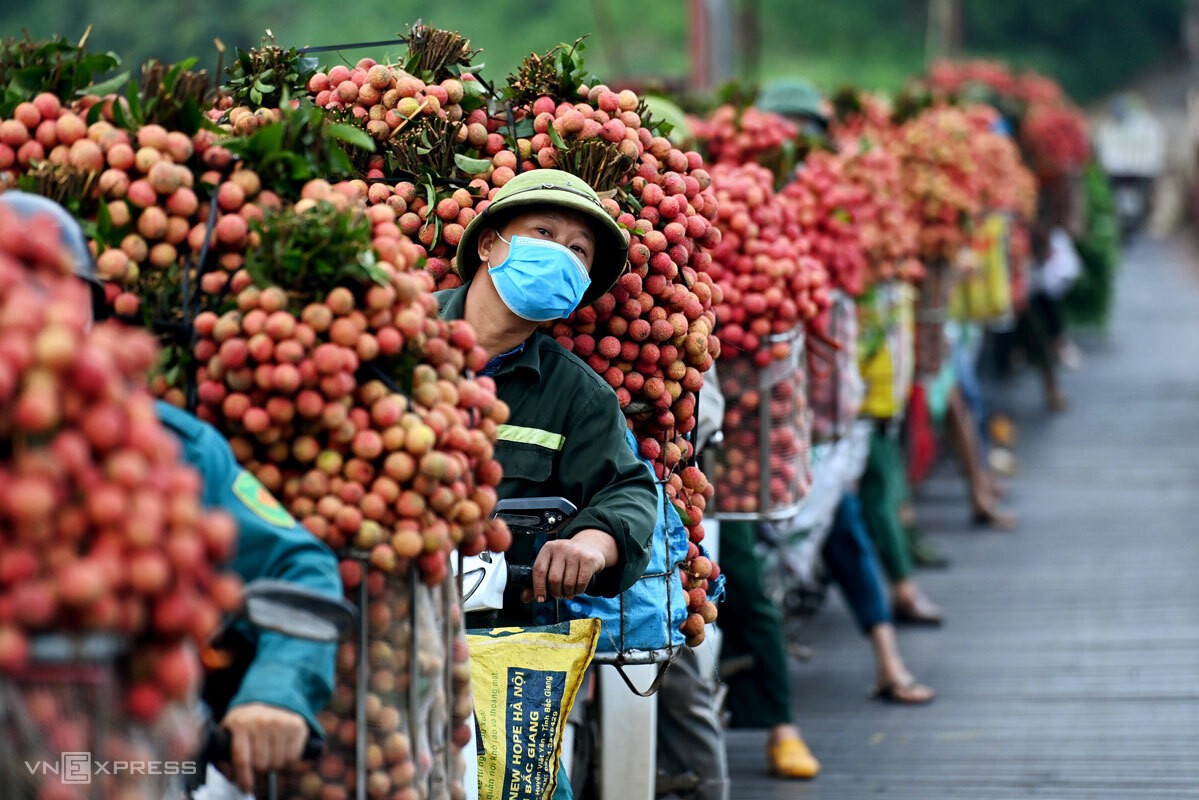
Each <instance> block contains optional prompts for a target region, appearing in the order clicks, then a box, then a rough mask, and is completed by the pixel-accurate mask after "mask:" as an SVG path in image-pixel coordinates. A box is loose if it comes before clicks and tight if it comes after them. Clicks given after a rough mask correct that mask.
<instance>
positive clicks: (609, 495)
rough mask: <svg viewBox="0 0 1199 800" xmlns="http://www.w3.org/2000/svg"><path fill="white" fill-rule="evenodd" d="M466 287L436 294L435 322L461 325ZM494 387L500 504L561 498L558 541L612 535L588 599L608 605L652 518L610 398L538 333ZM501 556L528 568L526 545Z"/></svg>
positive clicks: (648, 481) (650, 495) (643, 547)
mask: <svg viewBox="0 0 1199 800" xmlns="http://www.w3.org/2000/svg"><path fill="white" fill-rule="evenodd" d="M468 286H469V284H467V286H462V287H459V288H457V289H448V290H445V291H441V292H437V294H436V295H435V296H436V297H437V300H438V307H439V310H440V314H441V317H442V318H443V319H462V316H463V311H464V310H465V306H466V290H467V287H468ZM494 379H495V383H496V390H497V393H498V395H499V398H500V399H501V400H503V401H504V402H505V403H507V404H508V408H509V409H510V412H511V413H510V415H509V418H508V422H507V424H504V425H501V426H499V435H498V437H497V439H498V441H497V442H496V448H495V455H496V459H497V460H498V461H499V462H500V465H501V466H502V467H503V468H504V479H503V481H502V482H501V483H500V485H499V489H498V493H499V496H500V498H501V499H505V498H523V497H546V496H551V497H565V498H566V499H567V500H570V501H571V502H572V503H574V504H575V505H576V506H577V507H578V509H579V513H578V514H577V515H576V516H575V517H574V519H573V520H571V521H570V522H569V523H567V525H566V527H565V528H564V529H563V531H562V533H561V534H560V536H561V537H562V538H570V537H571V536H572V535H574V534H575V533H577V532H578V531H580V530H583V529H584V528H595V529H597V530H601V531H605V532H607V533H610V534H612V538H614V539H615V540H616V547H617V549H618V550H619V552H620V562H619V566H618V567H612V568H609V569H607V570H604V572H603V573H601V574H600V577H599V580H598V589H597V591H596V594H600V595H603V596H605V597H615V596H616V595H618V594H620V593H621V592H623V591H624V590H625V589H627V588H629V587H630V586H632V585H633V584H634V583H635V582H636V581H637V580H638V579H639V578H640V577H641V575H642V573H644V572H645V566H646V564H647V563H648V562H649V555H650V537H651V536H652V535H653V532H654V523H655V522H656V520H657V508H656V507H655V504H656V496H657V495H656V493H655V487H654V481H653V476H652V475H651V474H650V472H649V471H648V470H647V469H646V468H645V465H644V464H642V463H641V462H639V461H638V460H637V458H636V456H635V455H634V454H633V451H632V450H630V449H629V445H628V443H627V442H626V441H625V427H626V426H625V419H624V414H622V413H621V410H620V404H619V403H618V402H617V400H616V393H615V392H614V391H612V388H611V387H610V386H608V384H607V383H605V382H604V381H603V379H602V378H600V376H598V375H596V374H595V371H594V370H592V369H591V368H590V367H588V366H587V365H586V364H585V363H584V362H583V361H581V360H580V359H579V358H578V357H577V356H575V355H574V354H572V353H570V352H568V351H567V350H566V348H564V347H562V345H560V344H558V343H557V342H556V341H554V339H553V338H552V337H550V336H547V335H546V334H544V333H542V332H540V331H537V332H534V334H533V335H532V336H531V337H530V338H529V339H528V341H527V342H526V344H525V348H524V349H523V350H522V351H521V352H520V353H518V354H516V355H514V356H512V358H511V359H509V360H508V361H507V362H506V363H504V365H503V366H501V367H500V369H499V371H498V372H497V373H496V374H495V376H494ZM509 558H511V559H512V560H513V561H514V562H515V563H531V562H532V560H533V554H532V552H531V543H529V542H520V541H514V542H513V545H512V549H511V550H510V551H509Z"/></svg>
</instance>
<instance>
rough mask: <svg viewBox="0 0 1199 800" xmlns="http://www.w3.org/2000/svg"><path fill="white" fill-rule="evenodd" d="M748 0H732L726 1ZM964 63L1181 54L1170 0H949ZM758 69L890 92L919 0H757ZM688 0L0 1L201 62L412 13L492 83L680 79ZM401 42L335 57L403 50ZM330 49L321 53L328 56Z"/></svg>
mask: <svg viewBox="0 0 1199 800" xmlns="http://www.w3.org/2000/svg"><path fill="white" fill-rule="evenodd" d="M741 2H746V0H730V3H731V5H734V6H737V5H739V4H740V3H741ZM961 2H962V7H963V16H964V18H963V22H962V31H963V37H964V41H965V45H966V48H965V49H966V52H965V53H964V54H963V55H964V56H987V57H999V58H1003V59H1006V60H1008V61H1009V62H1011V63H1012V64H1013V65H1014V66H1017V67H1033V68H1036V69H1038V70H1040V71H1043V72H1045V73H1046V74H1049V75H1051V76H1053V77H1056V78H1058V79H1059V80H1061V81H1062V83H1063V84H1064V85H1065V87H1066V89H1067V90H1068V91H1069V92H1070V93H1071V94H1072V95H1074V96H1075V97H1076V98H1077V99H1078V100H1080V101H1082V102H1087V101H1090V100H1094V99H1096V98H1098V97H1100V96H1102V95H1103V94H1105V93H1107V92H1109V91H1111V90H1113V89H1116V88H1118V87H1121V86H1123V85H1124V84H1126V83H1128V82H1129V81H1130V80H1132V79H1134V78H1136V77H1138V76H1139V75H1141V74H1142V73H1144V72H1145V71H1146V70H1148V69H1152V68H1153V67H1155V66H1158V65H1160V64H1161V63H1162V62H1163V61H1166V60H1168V59H1170V58H1172V57H1176V56H1177V55H1178V53H1179V51H1180V48H1179V45H1178V42H1179V39H1180V36H1179V28H1180V23H1179V20H1180V15H1181V8H1182V5H1183V0H1137V2H1135V3H1113V2H1111V1H1110V0H1049V1H1048V2H1047V1H1046V0H961ZM756 4H757V6H758V7H759V9H760V14H761V24H760V27H761V30H762V41H761V47H760V48H759V49H758V52H757V57H756V58H755V59H753V60H756V61H757V63H758V64H759V65H760V68H761V73H762V74H761V76H760V77H761V78H762V79H769V78H771V77H777V76H784V75H789V74H790V75H794V74H804V75H806V76H808V77H809V78H810V79H812V80H813V81H815V82H816V83H817V84H818V85H820V86H822V87H823V88H825V89H827V90H832V89H835V88H837V87H839V86H841V85H844V84H848V83H852V84H856V85H860V86H864V87H866V88H872V89H897V88H899V87H900V86H901V85H902V83H903V81H904V80H905V79H906V77H907V76H909V75H911V74H912V73H914V72H917V71H919V70H921V69H922V68H923V65H924V51H923V48H924V41H925V14H926V9H927V0H844V1H843V2H839V3H829V2H826V1H825V0H756ZM686 8H687V4H686V3H685V2H683V0H675V2H670V3H645V2H639V1H638V0H592V2H573V3H563V2H554V0H521V2H514V1H513V0H486V1H485V2H480V0H471V1H469V2H468V0H357V2H355V3H353V4H352V5H349V6H341V5H339V4H330V3H317V2H313V1H312V0H289V1H288V2H283V1H282V0H209V2H206V3H175V2H164V0H103V2H101V0H39V2H37V3H29V2H23V1H22V0H0V32H3V33H4V34H5V35H8V36H15V35H18V34H19V32H20V31H21V29H22V27H26V28H28V29H29V31H30V32H31V33H32V34H33V35H34V36H35V37H45V36H49V35H51V34H53V33H62V34H64V35H65V36H67V37H68V38H72V40H77V39H78V37H79V36H80V35H82V33H83V31H84V29H85V27H86V25H87V24H88V23H91V24H93V25H94V26H95V27H94V30H93V33H92V38H91V41H90V43H89V44H90V47H91V48H92V49H93V50H99V51H103V50H112V51H115V52H116V53H118V54H119V55H121V56H122V58H123V59H124V60H125V64H126V67H131V66H132V67H136V66H137V65H139V64H140V63H141V62H143V61H145V60H147V59H149V58H152V57H154V58H160V59H162V60H163V61H164V62H166V63H172V62H174V61H178V60H179V59H181V58H184V57H188V56H197V57H198V58H199V59H200V62H199V63H200V67H202V68H208V69H210V70H211V69H214V68H215V66H216V52H215V50H214V48H213V45H212V40H213V38H214V37H220V38H221V39H222V40H223V41H224V43H225V45H226V46H227V47H228V48H229V51H228V53H227V54H226V57H225V66H228V65H229V63H230V62H231V61H232V58H233V48H234V47H242V48H246V47H251V46H254V45H257V44H258V42H259V40H260V39H261V37H262V36H263V34H264V33H265V31H266V30H267V29H268V28H269V29H270V30H271V31H272V32H273V33H274V35H275V37H276V39H277V41H278V43H279V45H280V46H281V47H284V48H288V47H292V46H297V47H303V46H317V45H330V44H341V43H348V42H357V41H364V40H380V39H386V38H387V37H389V36H390V35H393V34H398V33H400V32H402V31H407V30H408V29H409V26H410V25H411V24H412V23H413V22H415V21H417V20H418V19H419V20H423V21H424V22H425V23H426V24H429V25H434V26H437V27H442V28H446V29H450V30H457V31H460V32H461V33H462V34H463V35H464V36H466V37H467V38H469V39H470V40H471V41H472V43H473V44H474V45H475V46H477V47H482V48H483V53H482V55H481V56H479V57H478V59H477V61H481V62H484V63H485V64H486V65H487V69H486V71H485V72H486V73H487V74H489V75H491V76H492V77H494V78H499V77H502V76H503V75H504V74H506V73H508V72H509V71H511V70H512V69H514V68H515V67H516V65H517V64H518V63H519V62H520V60H521V59H522V58H523V57H524V56H526V55H527V54H528V53H530V52H532V51H534V50H536V51H537V52H544V51H545V50H547V49H549V48H550V47H552V46H553V45H555V44H558V43H559V42H571V41H574V40H575V39H576V38H578V37H579V36H581V35H583V34H588V33H590V34H592V37H591V39H590V40H589V41H590V42H591V44H592V47H591V52H590V54H589V56H588V66H589V67H590V68H591V69H592V70H594V71H595V72H596V73H597V74H601V75H610V76H612V79H613V80H616V79H618V78H621V77H632V76H635V77H638V78H645V77H655V76H656V77H665V76H685V75H686V74H687V63H688V58H687V20H686ZM404 50H405V48H404V47H403V46H402V45H400V44H399V43H398V42H397V45H396V46H395V47H394V48H391V49H388V48H382V49H375V50H373V51H371V50H365V51H345V52H344V53H342V54H341V55H342V56H343V57H344V59H345V60H349V61H354V60H357V59H358V58H360V57H362V56H363V55H371V56H373V57H375V58H379V57H381V56H385V55H390V56H392V57H394V58H397V59H398V58H400V57H402V56H403V54H404ZM337 55H338V54H336V53H327V54H323V55H322V60H326V61H333V60H336V58H337Z"/></svg>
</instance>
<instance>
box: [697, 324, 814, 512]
mask: <svg viewBox="0 0 1199 800" xmlns="http://www.w3.org/2000/svg"><path fill="white" fill-rule="evenodd" d="M764 351H770V352H771V353H772V355H771V356H768V357H767V356H764V355H763V352H764ZM779 355H782V357H781V358H780V357H777V356H779ZM763 363H764V364H765V366H762V364H763ZM720 385H721V393H722V394H723V395H724V398H725V412H724V424H723V427H722V432H723V434H724V442H723V444H722V445H721V446H720V447H719V448H709V451H708V456H707V461H706V466H707V469H706V470H705V471H706V472H707V473H708V475H709V479H710V480H711V481H712V482H713V483H714V484H715V486H716V495H715V500H716V512H715V514H714V515H713V516H715V517H716V518H717V519H727V520H745V521H762V520H779V519H786V518H787V517H789V516H792V515H794V514H795V512H796V510H797V509H798V508H799V505H800V504H801V503H802V502H803V499H804V496H805V495H806V493H807V489H808V486H809V485H810V484H811V481H812V475H811V465H810V449H811V425H812V421H811V410H810V409H809V407H808V402H807V367H806V359H805V357H804V333H803V329H802V328H796V329H795V330H793V331H790V332H788V333H785V334H779V335H777V336H772V337H770V339H769V340H767V342H766V343H765V344H764V345H763V351H760V352H759V353H755V354H753V355H741V356H733V357H730V358H725V359H722V360H721V367H720Z"/></svg>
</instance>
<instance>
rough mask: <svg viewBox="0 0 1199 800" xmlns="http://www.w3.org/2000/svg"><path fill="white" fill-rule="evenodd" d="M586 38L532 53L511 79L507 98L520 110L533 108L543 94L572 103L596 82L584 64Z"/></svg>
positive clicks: (506, 92)
mask: <svg viewBox="0 0 1199 800" xmlns="http://www.w3.org/2000/svg"><path fill="white" fill-rule="evenodd" d="M586 38H587V37H585V36H584V37H581V38H579V39H576V40H575V41H574V43H573V44H570V45H568V44H566V43H565V42H563V43H562V44H559V45H557V46H555V47H554V48H552V49H551V50H549V51H548V52H546V53H544V54H541V55H538V54H537V53H531V54H530V55H529V56H528V57H527V58H525V60H524V61H522V62H521V63H520V66H519V67H517V70H516V72H515V73H513V74H512V75H509V76H508V86H507V88H505V89H504V92H503V94H504V98H505V99H507V100H509V101H510V102H511V103H512V104H513V105H515V106H518V107H520V106H529V105H532V104H533V101H535V100H536V99H537V98H538V97H542V96H543V95H547V96H549V97H553V98H555V99H560V100H564V99H572V100H573V99H574V98H575V97H576V94H575V92H576V91H577V90H578V88H579V87H580V86H583V85H588V86H590V85H591V84H592V83H595V82H596V81H595V80H590V79H589V75H588V73H587V70H586V67H585V66H584V63H583V51H584V50H585V49H586V44H585V42H584V39H586Z"/></svg>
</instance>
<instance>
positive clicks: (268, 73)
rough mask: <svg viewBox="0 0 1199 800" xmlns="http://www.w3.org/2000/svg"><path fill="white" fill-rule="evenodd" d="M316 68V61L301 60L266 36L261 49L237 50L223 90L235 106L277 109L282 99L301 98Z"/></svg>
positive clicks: (296, 53)
mask: <svg viewBox="0 0 1199 800" xmlns="http://www.w3.org/2000/svg"><path fill="white" fill-rule="evenodd" d="M267 33H268V35H269V33H270V32H269V31H268V32H267ZM317 67H318V61H317V59H316V58H315V57H304V56H301V55H300V53H299V51H298V50H296V48H294V47H293V48H291V49H289V50H284V49H283V48H281V47H279V46H278V45H276V44H275V42H274V37H273V36H269V38H264V39H263V40H262V46H261V47H256V48H251V49H250V50H242V49H240V48H238V50H237V58H236V59H235V60H234V62H233V63H232V64H230V65H229V67H228V69H226V70H225V73H226V74H227V75H228V76H229V80H228V81H227V82H226V83H225V85H224V87H223V88H224V90H225V91H226V92H227V93H228V94H229V95H230V96H231V97H232V98H233V104H234V105H235V106H236V105H250V106H253V107H267V108H278V107H281V106H282V105H283V103H284V98H285V97H301V96H303V95H304V93H305V91H306V90H307V86H308V79H309V78H310V77H312V75H313V73H315V72H316V70H317Z"/></svg>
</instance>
